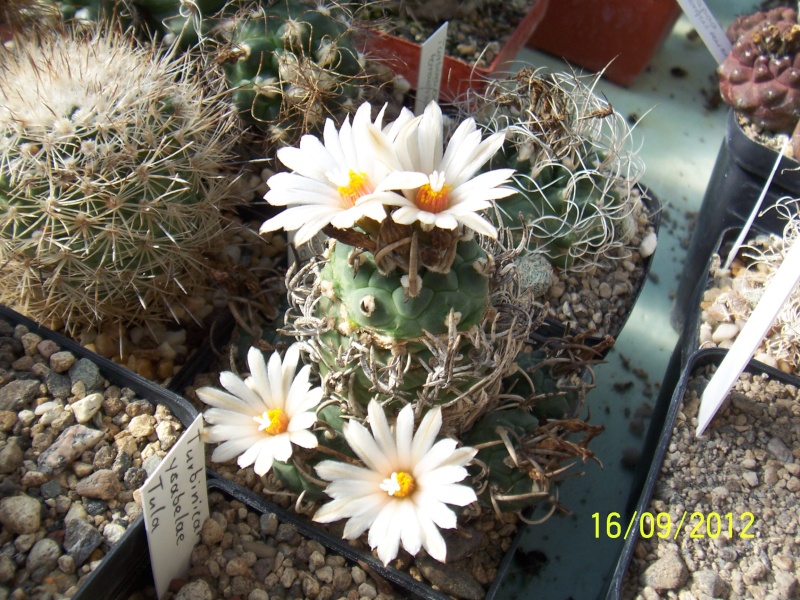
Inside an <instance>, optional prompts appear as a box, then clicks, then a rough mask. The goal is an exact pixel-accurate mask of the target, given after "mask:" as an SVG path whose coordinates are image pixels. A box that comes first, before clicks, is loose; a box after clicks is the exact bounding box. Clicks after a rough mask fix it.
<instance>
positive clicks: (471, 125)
mask: <svg viewBox="0 0 800 600" xmlns="http://www.w3.org/2000/svg"><path fill="white" fill-rule="evenodd" d="M475 129H476V127H475V119H471V118H470V119H465V120H464V121H462V122H461V123H460V124H459V126H458V127H457V128H456V130H455V131H454V132H453V135H452V136H451V137H450V140H449V141H448V142H447V150H446V151H445V153H444V156H443V157H442V162H441V163H440V164H439V170H440V171H444V172H445V173H447V172H448V170H449V171H450V173H452V174H454V175H455V174H457V173H456V171H457V169H453V168H452V167H451V165H452V164H453V160H454V159H456V158H457V157H458V156H459V155H460V156H464V155H465V154H466V155H469V153H470V152H471V151H472V149H473V148H474V147H475V146H477V145H478V143H480V140H481V133H480V132H479V131H477V132H476V131H475ZM475 133H477V134H478V139H477V142H474V141H470V137H472V138H474V137H475V135H474V134H475ZM467 144H469V145H467Z"/></svg>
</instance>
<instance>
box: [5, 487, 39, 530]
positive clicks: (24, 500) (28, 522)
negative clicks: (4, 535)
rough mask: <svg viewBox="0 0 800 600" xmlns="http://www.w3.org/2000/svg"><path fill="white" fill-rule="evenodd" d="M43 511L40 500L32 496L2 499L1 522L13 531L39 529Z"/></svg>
mask: <svg viewBox="0 0 800 600" xmlns="http://www.w3.org/2000/svg"><path fill="white" fill-rule="evenodd" d="M41 512H42V507H41V504H39V501H38V500H37V499H36V498H31V497H30V496H24V495H23V496H12V497H10V498H3V499H2V500H0V523H2V524H3V527H4V528H5V529H6V530H7V531H10V532H11V533H17V534H20V533H35V532H36V531H38V530H39V523H40V522H41Z"/></svg>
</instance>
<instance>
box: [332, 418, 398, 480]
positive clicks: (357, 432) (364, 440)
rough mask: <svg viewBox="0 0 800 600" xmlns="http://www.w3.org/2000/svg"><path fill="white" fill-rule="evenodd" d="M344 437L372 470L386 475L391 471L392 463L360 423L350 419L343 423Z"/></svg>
mask: <svg viewBox="0 0 800 600" xmlns="http://www.w3.org/2000/svg"><path fill="white" fill-rule="evenodd" d="M344 437H345V439H346V440H347V443H348V444H349V445H350V448H352V449H353V452H355V453H356V455H358V457H359V458H360V459H361V460H362V461H363V462H364V464H365V465H367V466H368V467H369V468H370V469H372V470H373V471H376V472H378V473H383V474H385V475H384V476H388V475H389V474H390V473H391V472H392V463H391V462H389V459H388V458H387V457H386V455H384V453H383V451H382V450H381V448H380V446H379V445H378V444H377V442H376V441H375V439H374V438H373V437H372V436H371V435H370V434H369V432H368V431H367V430H366V429H365V428H364V426H363V425H361V424H360V423H356V422H355V421H351V422H349V423H345V425H344Z"/></svg>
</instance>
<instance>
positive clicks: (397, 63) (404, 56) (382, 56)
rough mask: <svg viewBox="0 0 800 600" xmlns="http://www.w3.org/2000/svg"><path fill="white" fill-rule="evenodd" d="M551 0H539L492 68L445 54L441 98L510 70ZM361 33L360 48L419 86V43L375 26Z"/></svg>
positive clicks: (459, 93) (451, 97) (481, 85)
mask: <svg viewBox="0 0 800 600" xmlns="http://www.w3.org/2000/svg"><path fill="white" fill-rule="evenodd" d="M549 2H550V0H535V2H534V3H533V5H532V6H531V8H530V9H529V10H528V12H527V14H526V15H525V17H524V18H523V19H522V20H521V21H520V22H519V25H517V27H516V29H515V30H514V32H513V33H512V34H511V37H509V39H508V40H507V41H506V43H505V44H504V45H503V46H502V48H501V49H500V52H499V53H498V54H497V56H495V58H494V60H493V61H492V63H491V64H490V65H489V66H488V67H485V68H482V67H477V66H475V65H472V64H469V63H466V62H464V61H462V60H459V59H457V58H454V57H452V56H445V57H444V66H443V69H442V79H441V88H440V93H439V99H440V100H444V101H450V100H454V99H456V98H462V97H464V96H465V94H467V92H469V91H471V90H474V91H480V90H482V89H483V88H484V87H485V86H486V82H487V79H488V78H490V77H492V76H493V75H495V74H500V73H502V72H504V71H507V70H508V69H509V67H510V65H511V63H512V62H513V60H514V59H515V58H516V56H517V54H519V51H520V50H521V49H522V48H523V47H524V46H525V44H526V42H527V41H528V40H529V39H530V37H531V34H532V33H533V32H534V31H535V30H536V28H537V27H538V26H539V23H540V22H541V21H542V19H543V17H544V16H545V12H546V11H547V7H548V5H549ZM558 2H561V0H558ZM360 34H361V35H360V37H361V42H360V45H361V48H360V49H361V50H363V52H364V53H365V54H367V55H368V56H370V57H371V58H374V59H378V60H380V61H381V62H383V63H385V64H386V65H388V66H389V67H390V68H391V69H392V70H393V71H394V72H395V73H397V74H398V75H402V76H403V77H404V78H405V79H407V80H408V82H409V83H410V84H411V86H412V87H415V86H416V85H417V80H418V78H419V59H420V52H421V47H420V45H419V44H417V43H415V42H411V41H409V40H405V39H402V38H399V37H397V36H394V35H390V34H388V33H384V32H382V31H378V30H376V29H372V28H365V29H364V30H362V31H361V32H360Z"/></svg>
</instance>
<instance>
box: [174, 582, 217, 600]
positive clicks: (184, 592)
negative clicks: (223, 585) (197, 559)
mask: <svg viewBox="0 0 800 600" xmlns="http://www.w3.org/2000/svg"><path fill="white" fill-rule="evenodd" d="M213 598H214V592H213V591H212V589H211V586H210V585H209V584H208V582H206V581H205V580H204V579H198V580H196V581H192V582H190V583H187V584H186V585H185V586H183V587H182V588H181V589H180V591H179V592H178V593H177V594H175V600H212V599H213Z"/></svg>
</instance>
